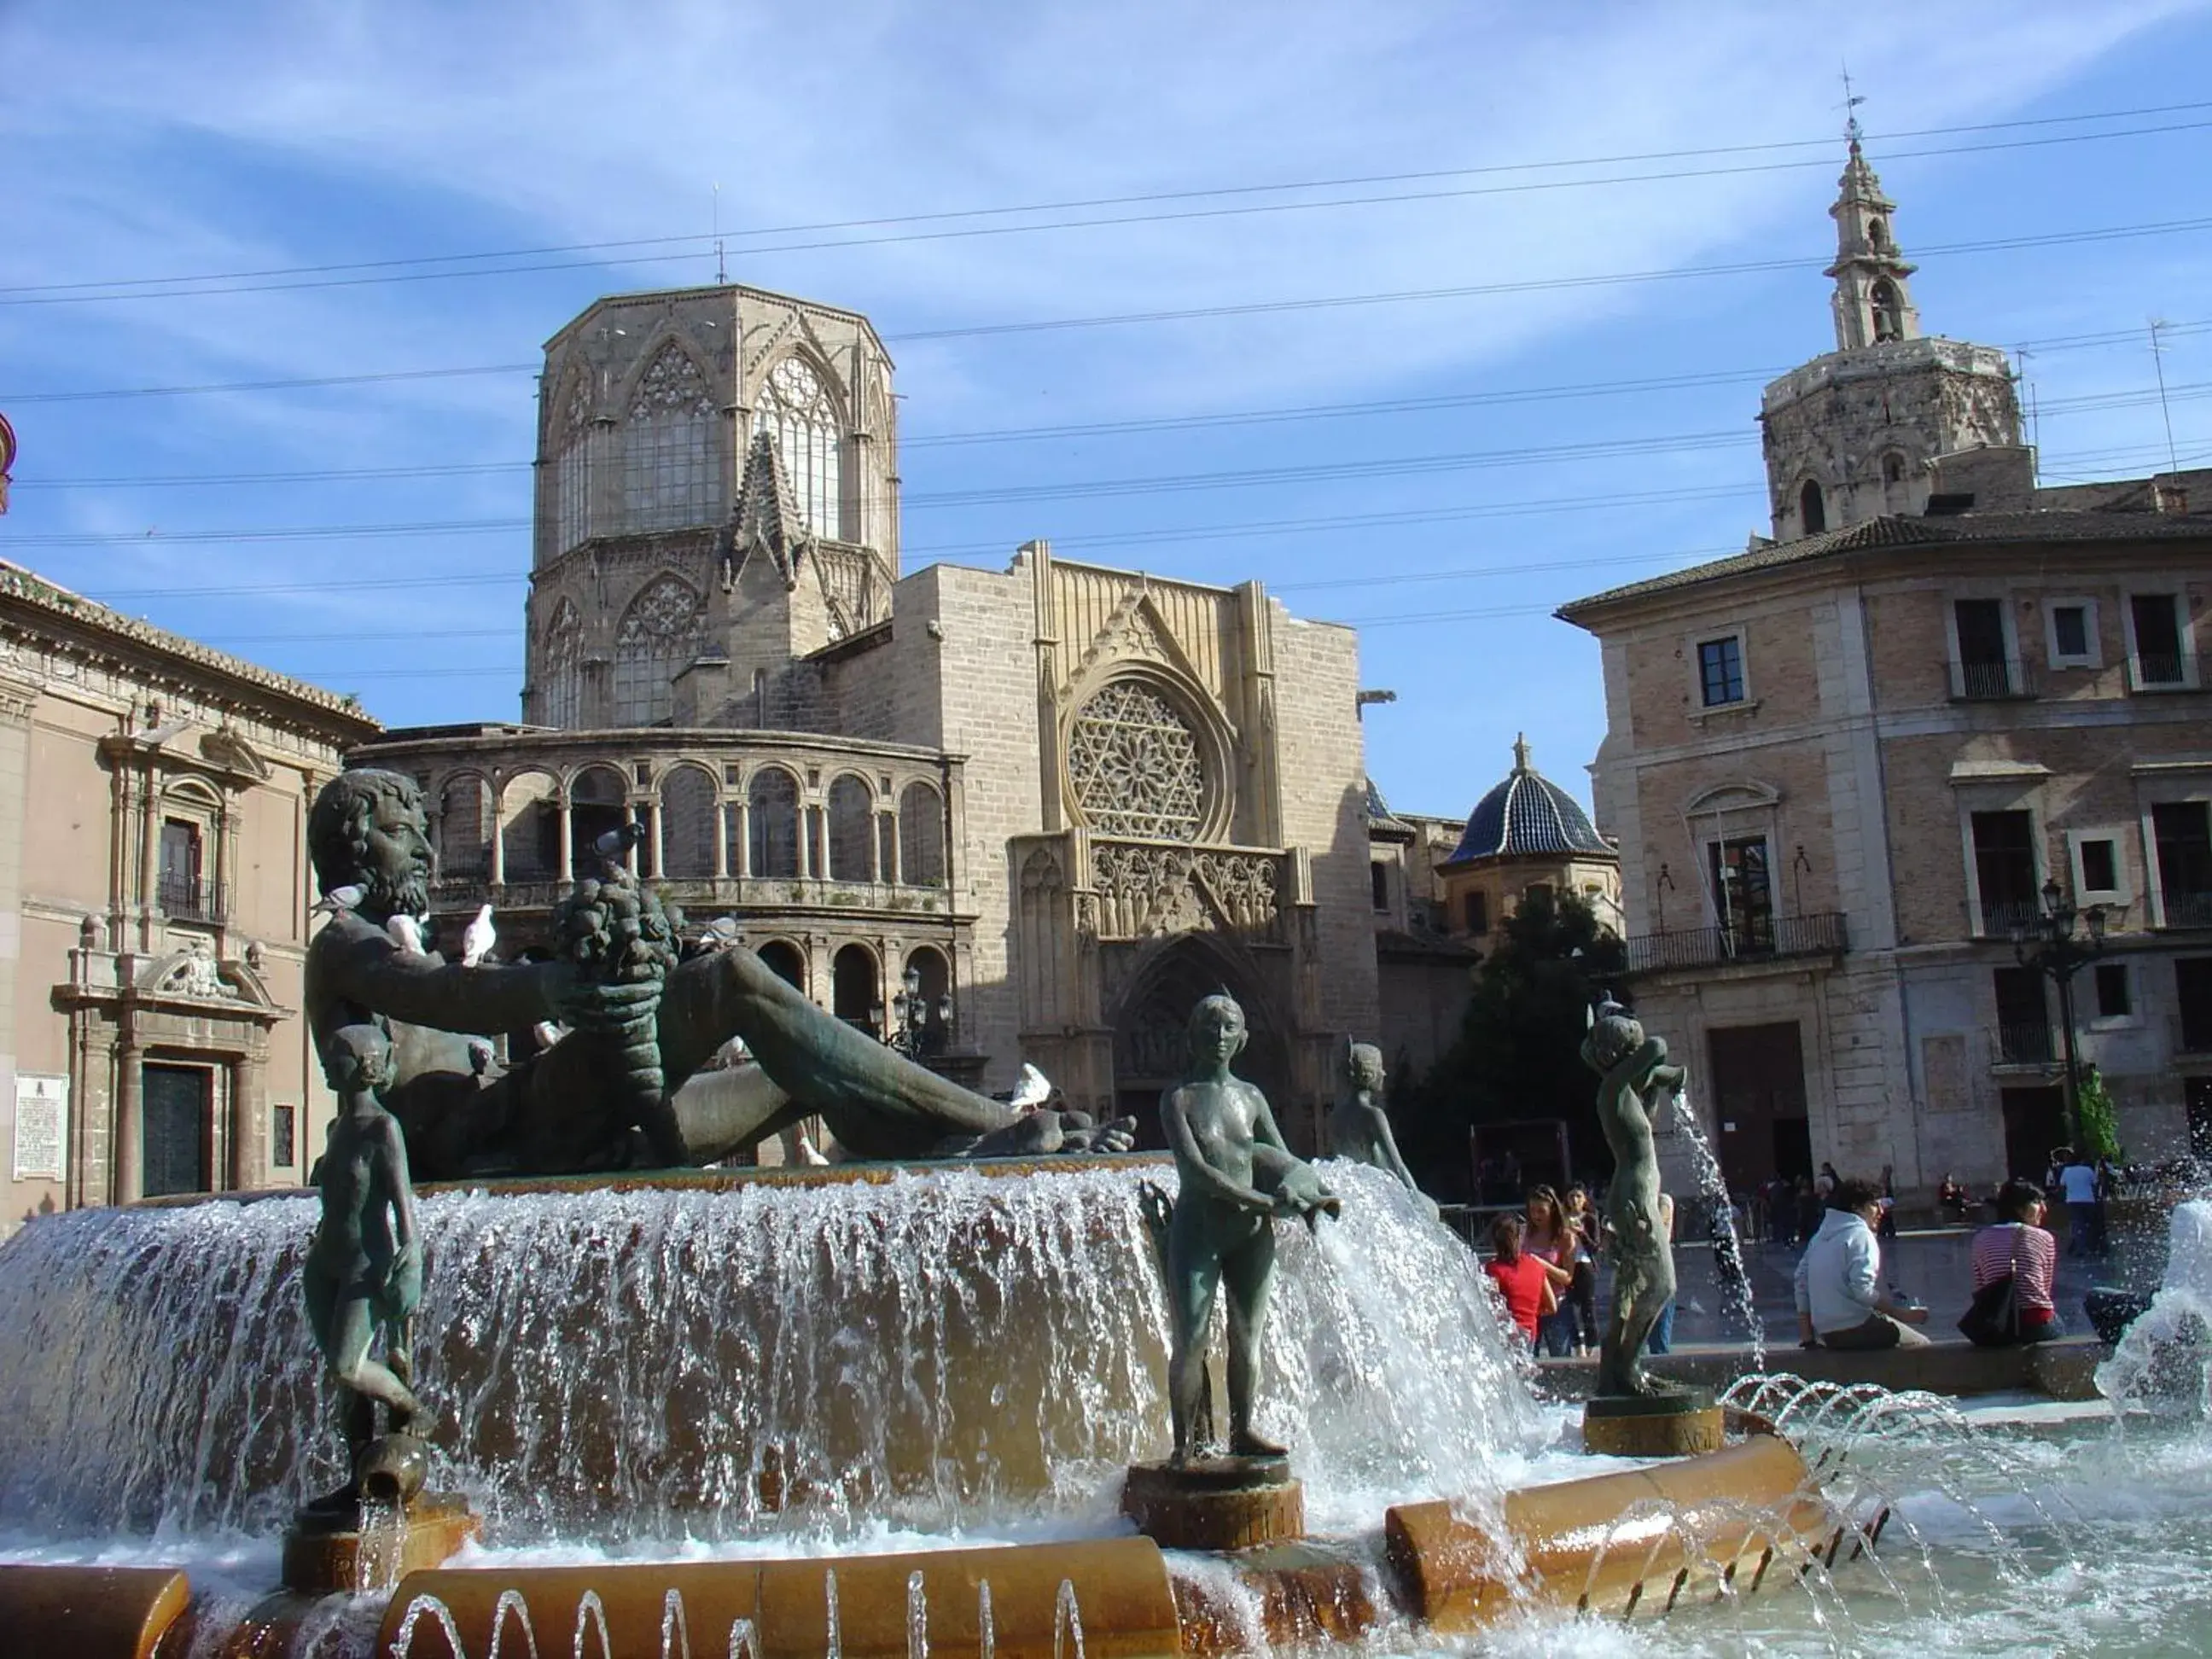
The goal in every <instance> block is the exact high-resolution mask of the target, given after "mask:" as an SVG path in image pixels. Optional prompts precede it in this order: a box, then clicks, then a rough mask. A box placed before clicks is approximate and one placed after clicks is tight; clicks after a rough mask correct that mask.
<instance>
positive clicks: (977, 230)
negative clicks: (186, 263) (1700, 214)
mask: <svg viewBox="0 0 2212 1659" xmlns="http://www.w3.org/2000/svg"><path fill="white" fill-rule="evenodd" d="M2206 107H2212V105H2207V104H2202V103H2200V104H2196V105H2176V106H2167V109H2166V110H2164V111H2160V110H2147V111H2145V112H2144V113H2147V114H2148V113H2160V112H2175V113H2185V112H2191V111H2193V110H2197V109H2203V108H2206ZM2119 118H2124V117H2122V116H2119V115H2100V116H2080V117H2052V118H2044V119H2043V121H2041V122H2021V123H2016V124H2014V123H1992V124H1985V125H1981V126H1978V127H1967V128H1957V129H1931V130H1930V131H1936V132H1942V131H1953V132H1964V131H1996V130H1999V129H2000V128H2002V127H2006V126H2013V125H2044V124H2050V123H2062V122H2068V121H2072V122H2080V121H2084V120H2092V119H2119ZM2207 126H2212V121H2183V122H2172V123H2166V124H2161V125H2153V126H2147V127H2133V128H2121V129H2117V130H2115V131H2108V132H2084V133H2071V134H2060V135H2054V136H2050V137H2037V138H2015V139H2005V140H1999V141H1996V142H1992V143H1980V144H1958V145H1948V146H1946V145H1938V146H1931V147H1929V148H1926V149H1891V150H1888V151H1887V152H1886V153H1885V155H1884V158H1883V159H1884V164H1885V165H1887V164H1888V163H1890V162H1892V161H1911V160H1917V159H1922V158H1926V157H1933V156H1942V155H1973V154H1979V153H1984V152H1988V151H1996V150H2007V149H2037V148H2043V147H2046V146H2050V145H2054V144H2071V143H2093V142H2097V141H2100V140H2105V139H2112V138H2130V137H2150V136H2155V135H2159V134H2163V133H2169V132H2185V131H2197V130H2199V129H2202V128H2204V127H2207ZM1897 136H1901V135H1897ZM1832 142H1833V141H1832V140H1812V139H1804V140H1793V141H1788V142H1786V143H1779V144H1765V145H1744V146H1729V147H1723V148H1718V149H1705V150H1688V151H1673V152H1664V151H1662V152H1652V153H1650V155H1647V156H1644V157H1635V156H1631V157H1623V158H1617V159H1616V160H1615V161H1595V160H1594V161H1543V162H1522V163H1504V164H1498V165H1496V166H1492V167H1470V168H1455V169H1450V170H1448V171H1445V172H1442V173H1402V174H1380V175H1374V176H1372V177H1370V178H1368V179H1348V180H1344V181H1340V182H1339V181H1328V180H1309V181H1305V182H1303V183H1293V184H1283V185H1243V186H1229V187H1225V188H1220V189H1213V190H1202V191H1180V192H1163V193H1158V194H1155V195H1152V196H1141V197H1103V198H1098V199H1097V201H1096V202H1095V203H1092V204H1066V205H1067V207H1069V208H1077V207H1082V206H1088V205H1100V206H1110V205H1116V204H1141V203H1144V202H1146V201H1169V200H1189V199H1200V198H1205V197H1218V196H1227V195H1234V194H1252V193H1256V192H1266V191H1277V192H1285V191H1300V190H1316V189H1331V188H1338V187H1340V186H1341V185H1358V184H1367V183H1389V182H1396V181H1413V180H1419V179H1430V178H1454V177H1475V176H1483V175H1494V174H1497V173H1516V172H1531V171H1536V170H1539V169H1552V170H1558V169H1565V168H1572V167H1591V166H1603V165H1615V164H1619V163H1620V162H1627V161H1644V160H1651V161H1660V160H1670V159H1679V158H1681V157H1689V156H1697V155H1741V154H1748V153H1752V152H1754V151H1759V150H1768V149H1790V148H1805V147H1808V146H1810V145H1812V144H1814V143H1820V144H1822V145H1824V146H1825V145H1827V144H1832ZM1830 164H1831V158H1829V157H1826V156H1814V157H1807V158H1803V159H1800V160H1794V161H1764V162H1754V163H1741V164H1737V165H1734V166H1729V167H1703V168H1676V169H1671V170H1667V171H1660V172H1651V173H1625V174H1617V175H1612V176H1607V177H1599V178H1595V179H1529V180H1525V181H1522V182H1521V183H1517V184H1504V185H1468V186H1461V187H1458V188H1455V189H1449V190H1429V191H1401V192H1398V193H1395V194H1390V195H1383V196H1366V197H1337V198H1334V199H1328V200H1323V201H1318V202H1303V201H1302V202H1272V203H1246V204H1237V205H1232V206H1219V207H1211V208H1197V209H1186V210H1175V211H1166V212H1157V213H1132V214H1119V215H1115V216H1108V217H1094V218H1084V219H1060V220H1047V221H1043V222H1037V223H1031V224H992V225H969V226H963V227H961V228H945V229H934V230H909V231H902V232H888V233H886V234H881V235H874V236H847V237H842V238H838V239H836V240H829V241H813V242H785V243H769V244H765V245H756V246H750V247H745V248H742V249H740V250H739V252H744V253H749V254H751V255H754V256H756V257H757V256H760V255H763V254H770V253H792V252H818V251H824V250H834V249H842V248H853V247H866V246H880V245H884V244H887V243H896V242H915V241H939V240H960V239H968V238H974V237H981V236H1006V235H1021V234H1033V233H1036V232H1039V231H1051V230H1067V229H1096V228H1116V227H1122V226H1127V225H1132V224H1147V223H1159V222H1170V221H1178V220H1198V219H1216V218H1231V217H1242V216H1251V215H1257V214H1267V213H1292V212H1310V211H1317V210H1331V209H1335V208H1343V207H1358V206H1373V205H1387V204H1398V203H1408V202H1419V201H1434V200H1439V199H1445V198H1451V197H1476V196H1490V195H1505V194H1519V193H1524V192H1528V191H1544V190H1563V189H1589V188H1594V187H1600V186H1606V185H1630V184H1653V183H1663V182H1671V181H1677V180H1681V179H1700V178H1722V177H1729V176H1735V175H1740V174H1745V173H1771V172H1784V171H1792V170H1796V169H1802V168H1806V167H1825V166H1828V165H1830ZM1060 210H1062V209H1061V208H1060V207H1054V206H1037V207H1030V208H997V209H980V210H966V211H964V212H960V213H953V214H946V215H921V216H908V217H904V218H892V219H878V220H863V221H845V222H837V223H832V224H830V225H827V226H823V227H819V228H822V229H836V228H847V227H852V228H865V227H867V226H869V225H881V224H902V223H903V224H911V223H919V222H941V221H943V220H945V219H948V218H975V217H981V216H1019V215H1021V214H1024V213H1038V212H1049V211H1060ZM813 229H816V227H800V228H798V233H808V232H811V231H812V230H813ZM732 234H738V233H720V234H709V235H708V236H706V237H702V236H700V235H698V234H696V233H694V234H689V235H684V236H676V237H654V238H644V239H637V240H630V241H627V242H617V243H595V244H575V245H571V246H570V247H569V248H567V249H558V248H556V249H550V250H547V252H575V251H587V250H591V249H594V248H596V249H610V248H612V249H622V248H628V249H633V250H635V249H640V248H644V247H650V246H662V245H666V244H670V243H677V244H681V245H682V246H680V247H679V248H678V251H676V252H661V253H646V252H629V253H627V254H624V255H623V257H620V258H585V259H561V260H550V261H541V262H540V263H537V264H503V265H496V266H490V267H489V268H486V267H485V266H484V265H483V264H478V263H475V262H482V261H489V260H492V259H497V258H514V257H521V258H530V257H534V255H533V254H532V253H530V252H521V253H518V254H515V255H504V254H497V253H467V254H449V255H441V256H418V257H416V258H408V259H396V260H382V261H373V262H367V263H361V264H338V265H324V266H298V267H289V268H281V269H272V270H268V271H264V272H259V273H254V272H239V273H217V274H215V275H210V276H182V277H133V278H119V279H112V280H110V281H106V282H80V283H56V284H44V285H38V286H33V287H21V288H17V289H11V290H6V289H0V305H62V304H82V303H87V302H96V301H113V300H138V299H190V298H197V297H200V296H203V295H224V294H242V293H267V292H274V291H283V290H295V289H311V288H342V287H360V286H368V285H375V284H386V283H406V282H428V281H440V280H447V279H451V278H457V277H467V276H515V275H522V274H527V273H532V272H539V271H546V270H580V269H588V268H595V267H605V266H611V265H625V264H629V265H635V264H656V263H664V262H667V261H671V260H683V259H690V258H698V257H700V255H701V253H702V244H711V243H712V242H714V241H715V240H722V241H727V240H729V238H730V236H731V235H732ZM744 234H749V235H775V234H795V233H787V232H783V231H771V230H762V231H757V232H750V233H744ZM461 262H471V268H466V269H457V270H395V269H393V268H392V267H394V266H399V265H410V264H459V263H461ZM344 272H349V273H355V274H350V275H341V274H335V273H344ZM289 275H297V276H301V278H303V280H299V281H275V280H258V279H259V278H262V277H270V278H273V277H276V276H289ZM194 284H198V286H194ZM93 289H98V290H100V291H97V292H94V291H88V290H93Z"/></svg>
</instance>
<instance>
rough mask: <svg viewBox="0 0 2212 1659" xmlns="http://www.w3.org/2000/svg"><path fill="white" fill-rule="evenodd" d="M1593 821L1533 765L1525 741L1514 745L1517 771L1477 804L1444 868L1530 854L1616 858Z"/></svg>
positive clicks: (1575, 801)
mask: <svg viewBox="0 0 2212 1659" xmlns="http://www.w3.org/2000/svg"><path fill="white" fill-rule="evenodd" d="M1612 852H1613V848H1611V847H1609V846H1607V844H1606V840H1605V837H1604V836H1601V835H1599V834H1598V832H1597V830H1596V829H1595V826H1593V825H1592V824H1591V823H1590V821H1589V814H1588V813H1587V812H1585V811H1583V809H1582V803H1581V802H1579V801H1577V799H1575V798H1574V797H1573V796H1572V795H1570V794H1569V793H1567V792H1566V791H1565V790H1564V789H1562V788H1560V787H1559V785H1557V784H1556V783H1553V781H1551V780H1550V779H1549V778H1547V777H1546V776H1544V775H1543V774H1542V773H1541V772H1539V771H1537V770H1536V769H1535V768H1534V767H1533V766H1531V765H1529V763H1528V742H1527V740H1526V739H1525V738H1524V739H1522V740H1521V741H1519V742H1516V744H1514V745H1513V769H1512V771H1510V772H1509V773H1508V774H1506V776H1505V780H1504V782H1502V783H1500V784H1498V787H1495V788H1494V789H1492V791H1491V792H1490V793H1488V794H1486V795H1485V796H1484V797H1483V798H1482V799H1480V801H1478V802H1477V803H1476V804H1475V808H1474V811H1472V812H1470V813H1469V814H1468V819H1467V831H1466V833H1465V834H1464V835H1462V836H1461V837H1460V838H1459V845H1458V846H1457V847H1456V848H1454V849H1453V850H1452V855H1451V857H1449V859H1447V860H1444V862H1445V863H1447V864H1458V863H1462V862H1463V861H1464V860H1468V859H1488V858H1514V857H1518V856H1520V855H1522V854H1529V853H1591V854H1601V855H1606V854H1611V853H1612Z"/></svg>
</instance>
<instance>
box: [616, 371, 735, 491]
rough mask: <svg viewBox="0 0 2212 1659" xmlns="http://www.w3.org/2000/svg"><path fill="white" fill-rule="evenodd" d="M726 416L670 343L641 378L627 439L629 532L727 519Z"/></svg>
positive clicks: (624, 438) (625, 472) (626, 429)
mask: <svg viewBox="0 0 2212 1659" xmlns="http://www.w3.org/2000/svg"><path fill="white" fill-rule="evenodd" d="M721 433H722V416H721V411H720V410H718V409H716V408H715V406H714V398H713V397H712V396H711V395H710V394H709V392H708V386H707V377H706V375H705V374H702V373H701V372H700V368H699V365H698V364H697V363H696V362H693V361H692V360H691V356H690V353H689V352H687V351H685V350H684V348H683V347H681V346H679V345H678V344H677V343H675V342H674V341H673V340H671V341H670V342H669V343H667V344H666V345H665V346H663V347H662V348H661V349H660V353H659V356H656V357H655V358H653V362H651V363H650V364H648V365H647V368H646V371H645V373H644V374H642V375H641V376H640V377H639V380H638V383H637V389H636V391H635V392H632V393H631V394H630V400H629V419H628V420H627V421H625V422H623V436H622V458H623V459H622V466H623V473H622V478H623V528H624V529H625V530H678V529H681V528H683V527H684V526H686V525H705V524H713V523H714V522H715V521H716V520H718V519H720V517H721V516H722V500H721V495H722V492H721V487H720V481H721V471H722V469H721V465H720V457H721V447H722V446H721Z"/></svg>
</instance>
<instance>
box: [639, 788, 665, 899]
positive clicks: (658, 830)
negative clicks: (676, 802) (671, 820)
mask: <svg viewBox="0 0 2212 1659" xmlns="http://www.w3.org/2000/svg"><path fill="white" fill-rule="evenodd" d="M631 810H632V811H635V808H632V809H631ZM645 810H646V811H648V812H650V813H652V814H653V878H654V879H655V880H657V881H665V880H666V879H667V878H668V814H667V813H665V812H664V811H661V810H660V803H659V800H658V799H655V800H654V802H653V805H650V806H648V807H647V808H646V809H645Z"/></svg>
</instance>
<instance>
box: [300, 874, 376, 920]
mask: <svg viewBox="0 0 2212 1659" xmlns="http://www.w3.org/2000/svg"><path fill="white" fill-rule="evenodd" d="M367 893H368V888H367V887H366V886H363V885H362V884H360V883H357V882H356V883H350V884H348V885H346V886H343V887H333V888H331V890H330V891H329V892H327V893H325V894H324V895H323V896H322V897H320V898H319V899H317V900H316V901H315V906H314V908H313V909H312V910H310V911H308V912H307V914H308V915H311V916H334V915H337V913H338V912H339V911H341V910H350V909H352V908H354V906H356V904H359V903H360V902H362V897H363V896H365V895H366V894H367Z"/></svg>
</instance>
